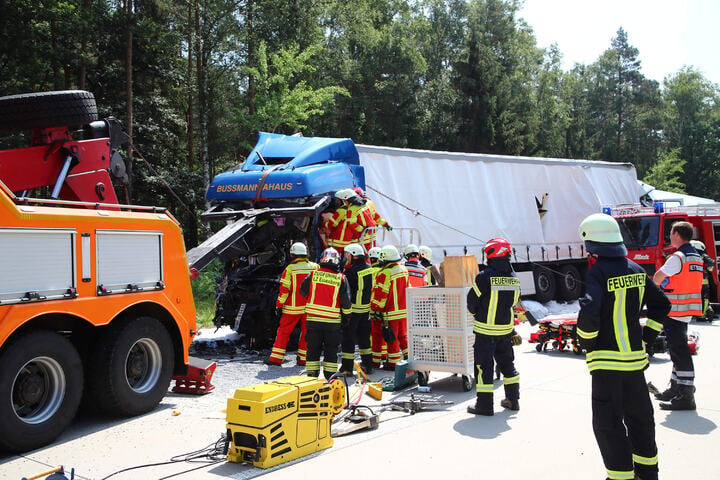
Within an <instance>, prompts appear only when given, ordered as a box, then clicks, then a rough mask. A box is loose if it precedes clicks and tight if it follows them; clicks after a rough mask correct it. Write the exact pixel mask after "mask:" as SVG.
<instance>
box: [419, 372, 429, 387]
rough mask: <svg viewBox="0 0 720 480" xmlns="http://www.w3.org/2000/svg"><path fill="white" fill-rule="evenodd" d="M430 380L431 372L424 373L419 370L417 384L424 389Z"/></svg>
mask: <svg viewBox="0 0 720 480" xmlns="http://www.w3.org/2000/svg"><path fill="white" fill-rule="evenodd" d="M429 379H430V372H423V371H420V370H418V372H417V383H418V385H420V386H421V387H424V386H426V385H427V384H428V380H429Z"/></svg>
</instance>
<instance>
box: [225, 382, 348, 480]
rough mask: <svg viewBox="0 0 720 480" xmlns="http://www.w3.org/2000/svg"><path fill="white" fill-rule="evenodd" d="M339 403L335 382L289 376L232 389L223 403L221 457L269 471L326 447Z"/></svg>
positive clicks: (340, 391) (340, 387) (341, 392)
mask: <svg viewBox="0 0 720 480" xmlns="http://www.w3.org/2000/svg"><path fill="white" fill-rule="evenodd" d="M344 404H345V385H344V384H343V382H342V381H340V380H335V381H333V382H332V383H327V382H325V380H319V379H317V378H313V377H305V376H294V377H286V378H279V379H277V380H273V381H271V382H266V383H261V384H258V385H253V386H250V387H245V388H238V389H237V390H235V395H233V396H232V397H230V398H228V403H227V435H228V438H229V440H230V447H229V450H228V456H227V459H228V461H230V462H248V463H252V464H253V465H254V466H256V467H260V468H270V467H274V466H275V465H279V464H281V463H284V462H288V461H290V460H295V459H296V458H300V457H302V456H305V455H309V454H311V453H314V452H317V451H318V450H323V449H325V448H330V447H332V445H333V440H332V438H331V437H330V424H331V423H332V420H333V417H334V416H335V415H337V414H338V413H340V411H341V410H342V409H343V406H344Z"/></svg>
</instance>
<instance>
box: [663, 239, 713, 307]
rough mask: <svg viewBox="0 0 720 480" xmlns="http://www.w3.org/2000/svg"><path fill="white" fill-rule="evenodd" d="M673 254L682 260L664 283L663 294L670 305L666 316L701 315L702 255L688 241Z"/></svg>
mask: <svg viewBox="0 0 720 480" xmlns="http://www.w3.org/2000/svg"><path fill="white" fill-rule="evenodd" d="M673 255H675V256H677V257H678V258H679V259H680V262H682V269H681V270H680V272H679V273H677V274H675V275H671V276H670V277H668V280H669V281H668V283H667V285H665V294H666V295H667V297H668V300H670V304H671V305H672V308H671V309H670V313H669V314H668V316H670V317H673V318H677V317H688V319H689V318H690V317H692V316H696V317H702V316H703V315H704V312H703V307H702V294H701V291H702V282H703V268H704V267H703V259H702V256H700V254H699V253H698V252H697V250H695V248H693V246H692V245H690V244H689V243H686V244H683V245H681V246H680V248H678V249H677V250H676V251H675V252H674V253H673Z"/></svg>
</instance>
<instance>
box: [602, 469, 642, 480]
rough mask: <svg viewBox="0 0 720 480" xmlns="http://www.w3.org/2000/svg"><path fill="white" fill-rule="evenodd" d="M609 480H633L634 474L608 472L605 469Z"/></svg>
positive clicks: (630, 471)
mask: <svg viewBox="0 0 720 480" xmlns="http://www.w3.org/2000/svg"><path fill="white" fill-rule="evenodd" d="M606 471H607V475H608V478H609V479H610V480H634V479H635V472H634V471H633V470H610V469H609V468H607V469H606Z"/></svg>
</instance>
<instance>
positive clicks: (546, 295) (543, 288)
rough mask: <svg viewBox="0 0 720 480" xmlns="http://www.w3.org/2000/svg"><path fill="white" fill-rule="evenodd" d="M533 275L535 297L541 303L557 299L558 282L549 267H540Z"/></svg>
mask: <svg viewBox="0 0 720 480" xmlns="http://www.w3.org/2000/svg"><path fill="white" fill-rule="evenodd" d="M533 277H534V278H535V299H536V300H537V301H538V302H540V303H546V302H549V301H550V300H555V294H556V293H557V284H556V283H555V275H554V274H553V272H551V271H550V270H548V269H547V268H543V267H538V268H536V269H535V270H534V271H533Z"/></svg>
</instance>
